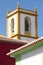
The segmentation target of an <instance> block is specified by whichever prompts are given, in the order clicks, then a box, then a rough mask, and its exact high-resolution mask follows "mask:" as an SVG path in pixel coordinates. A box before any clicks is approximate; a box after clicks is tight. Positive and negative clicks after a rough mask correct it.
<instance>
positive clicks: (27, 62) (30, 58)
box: [21, 47, 43, 65]
mask: <svg viewBox="0 0 43 65" xmlns="http://www.w3.org/2000/svg"><path fill="white" fill-rule="evenodd" d="M42 53H43V47H41V48H39V49H36V50H34V51H32V52H28V53H26V54H24V55H22V56H21V65H42Z"/></svg>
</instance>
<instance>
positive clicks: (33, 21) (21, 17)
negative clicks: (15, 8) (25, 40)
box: [20, 13, 36, 36]
mask: <svg viewBox="0 0 43 65" xmlns="http://www.w3.org/2000/svg"><path fill="white" fill-rule="evenodd" d="M26 16H28V17H30V19H31V36H35V35H36V32H35V16H32V15H27V14H22V13H21V14H20V33H21V34H23V35H24V34H25V17H26Z"/></svg>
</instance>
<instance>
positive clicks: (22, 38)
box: [21, 37, 35, 42]
mask: <svg viewBox="0 0 43 65" xmlns="http://www.w3.org/2000/svg"><path fill="white" fill-rule="evenodd" d="M21 40H27V41H29V42H31V41H33V40H35V39H34V38H27V37H21Z"/></svg>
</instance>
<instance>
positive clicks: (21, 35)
mask: <svg viewBox="0 0 43 65" xmlns="http://www.w3.org/2000/svg"><path fill="white" fill-rule="evenodd" d="M16 36H20V38H21V37H27V38H34V39H38V38H39V37H35V36H28V35H23V34H16V35H14V36H12V37H11V38H14V37H16Z"/></svg>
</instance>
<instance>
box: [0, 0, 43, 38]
mask: <svg viewBox="0 0 43 65" xmlns="http://www.w3.org/2000/svg"><path fill="white" fill-rule="evenodd" d="M18 2H19V3H20V6H21V8H24V9H28V10H34V7H36V8H37V11H38V36H39V37H40V36H43V29H42V28H43V0H0V34H3V35H6V14H7V10H8V9H9V10H10V11H12V10H15V9H16V6H17V3H18Z"/></svg>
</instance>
